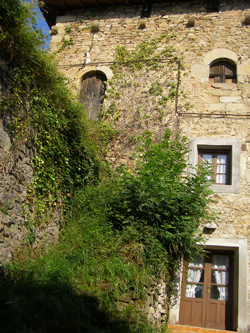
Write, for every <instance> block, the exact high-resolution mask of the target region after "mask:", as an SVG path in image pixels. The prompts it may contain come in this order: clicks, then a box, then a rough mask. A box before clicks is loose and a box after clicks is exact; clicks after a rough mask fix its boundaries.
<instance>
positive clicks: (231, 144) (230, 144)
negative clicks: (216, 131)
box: [189, 138, 240, 193]
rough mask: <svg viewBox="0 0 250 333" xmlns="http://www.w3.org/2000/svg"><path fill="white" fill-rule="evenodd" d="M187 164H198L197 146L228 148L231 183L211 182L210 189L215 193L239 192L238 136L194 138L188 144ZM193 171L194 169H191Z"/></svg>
mask: <svg viewBox="0 0 250 333" xmlns="http://www.w3.org/2000/svg"><path fill="white" fill-rule="evenodd" d="M189 148H190V152H189V164H190V165H191V166H192V167H194V168H195V167H196V166H197V164H198V148H210V149H220V148H230V149H231V150H232V162H231V167H232V174H231V185H218V184H213V185H212V189H213V191H214V192H217V193H240V139H238V138H233V139H232V138H194V139H190V144H189ZM190 171H191V172H195V170H191V169H190Z"/></svg>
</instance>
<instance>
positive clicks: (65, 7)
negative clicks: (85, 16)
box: [62, 1, 69, 10]
mask: <svg viewBox="0 0 250 333" xmlns="http://www.w3.org/2000/svg"><path fill="white" fill-rule="evenodd" d="M62 5H63V8H64V9H66V10H69V7H68V5H66V3H65V2H64V1H63V4H62Z"/></svg>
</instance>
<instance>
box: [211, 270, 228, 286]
mask: <svg viewBox="0 0 250 333" xmlns="http://www.w3.org/2000/svg"><path fill="white" fill-rule="evenodd" d="M211 283H216V284H228V272H226V271H212V274H211Z"/></svg>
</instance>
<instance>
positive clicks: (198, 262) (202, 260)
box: [188, 255, 205, 268]
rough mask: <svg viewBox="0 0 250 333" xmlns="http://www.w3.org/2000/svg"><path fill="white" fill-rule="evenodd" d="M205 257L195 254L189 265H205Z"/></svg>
mask: <svg viewBox="0 0 250 333" xmlns="http://www.w3.org/2000/svg"><path fill="white" fill-rule="evenodd" d="M204 264H205V258H204V257H200V256H197V255H196V256H194V257H193V258H192V259H191V260H190V261H189V263H188V266H189V267H199V268H200V267H204Z"/></svg>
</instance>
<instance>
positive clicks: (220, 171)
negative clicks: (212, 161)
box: [217, 164, 227, 173]
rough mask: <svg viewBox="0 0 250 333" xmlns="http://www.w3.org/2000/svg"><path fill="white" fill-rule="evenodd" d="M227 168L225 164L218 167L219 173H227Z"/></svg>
mask: <svg viewBox="0 0 250 333" xmlns="http://www.w3.org/2000/svg"><path fill="white" fill-rule="evenodd" d="M226 170H227V166H226V165H223V164H218V165H217V173H226Z"/></svg>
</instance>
